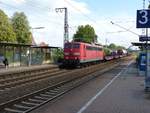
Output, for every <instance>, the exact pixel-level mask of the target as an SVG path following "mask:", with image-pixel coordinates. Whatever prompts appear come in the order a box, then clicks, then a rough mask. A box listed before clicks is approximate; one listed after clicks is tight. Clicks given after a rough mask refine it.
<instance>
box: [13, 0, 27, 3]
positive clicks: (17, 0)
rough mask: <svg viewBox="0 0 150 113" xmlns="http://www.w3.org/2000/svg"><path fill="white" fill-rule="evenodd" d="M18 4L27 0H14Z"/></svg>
mask: <svg viewBox="0 0 150 113" xmlns="http://www.w3.org/2000/svg"><path fill="white" fill-rule="evenodd" d="M13 1H14V2H15V3H17V4H22V3H25V0H13Z"/></svg>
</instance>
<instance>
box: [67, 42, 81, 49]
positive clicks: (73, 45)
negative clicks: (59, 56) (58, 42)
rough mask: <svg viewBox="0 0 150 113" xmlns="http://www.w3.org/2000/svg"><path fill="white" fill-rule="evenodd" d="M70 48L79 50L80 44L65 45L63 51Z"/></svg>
mask: <svg viewBox="0 0 150 113" xmlns="http://www.w3.org/2000/svg"><path fill="white" fill-rule="evenodd" d="M71 48H80V44H74V43H73V44H72V43H66V44H65V49H71Z"/></svg>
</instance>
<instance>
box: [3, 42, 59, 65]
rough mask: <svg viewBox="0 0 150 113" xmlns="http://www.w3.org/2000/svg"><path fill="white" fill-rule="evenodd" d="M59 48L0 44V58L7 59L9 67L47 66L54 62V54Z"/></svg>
mask: <svg viewBox="0 0 150 113" xmlns="http://www.w3.org/2000/svg"><path fill="white" fill-rule="evenodd" d="M59 48H60V47H52V46H49V45H30V44H21V43H10V42H0V57H5V58H7V59H8V62H9V66H10V67H11V66H12V67H14V66H29V65H41V64H49V63H53V61H54V60H55V59H54V52H55V51H56V50H57V49H59ZM0 65H2V61H0Z"/></svg>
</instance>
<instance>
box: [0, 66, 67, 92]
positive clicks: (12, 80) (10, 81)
mask: <svg viewBox="0 0 150 113" xmlns="http://www.w3.org/2000/svg"><path fill="white" fill-rule="evenodd" d="M65 72H67V70H60V69H59V68H54V67H53V68H50V69H41V70H33V71H32V70H31V71H23V72H16V73H13V74H12V73H9V74H6V75H3V76H1V77H0V91H5V90H7V89H11V88H14V87H17V86H20V85H25V83H30V82H34V81H38V80H41V79H46V78H49V77H52V76H55V75H58V74H60V73H65Z"/></svg>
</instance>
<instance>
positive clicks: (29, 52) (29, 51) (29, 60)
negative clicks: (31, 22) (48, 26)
mask: <svg viewBox="0 0 150 113" xmlns="http://www.w3.org/2000/svg"><path fill="white" fill-rule="evenodd" d="M44 28H45V27H32V28H31V29H32V33H31V35H32V41H33V40H34V38H33V30H34V29H44ZM27 54H28V66H31V61H32V56H31V47H30V48H29V50H28V51H27Z"/></svg>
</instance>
